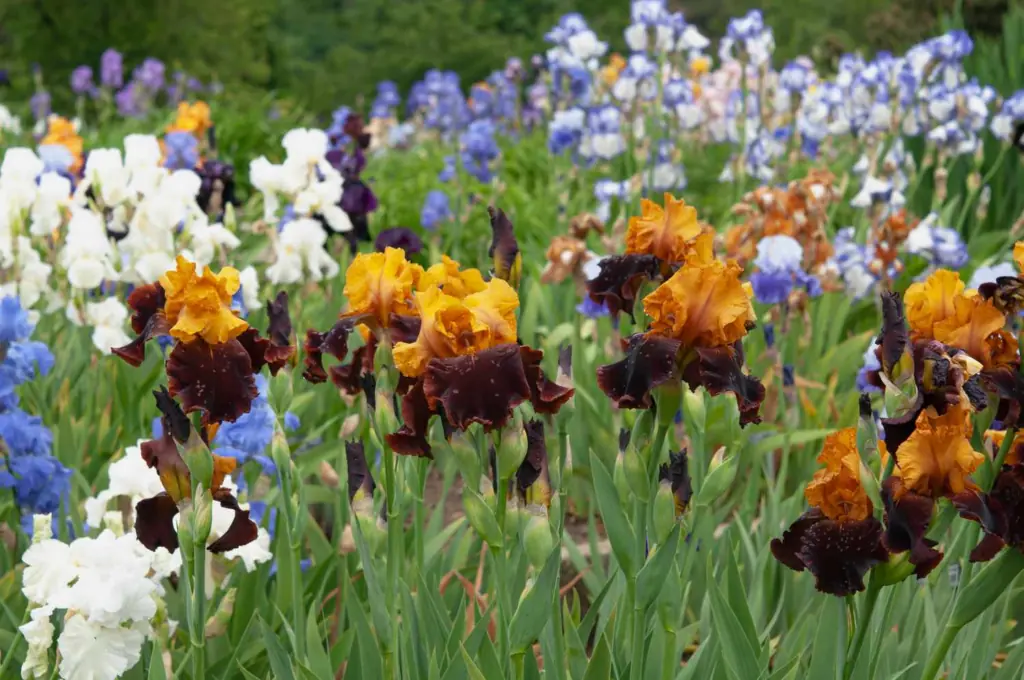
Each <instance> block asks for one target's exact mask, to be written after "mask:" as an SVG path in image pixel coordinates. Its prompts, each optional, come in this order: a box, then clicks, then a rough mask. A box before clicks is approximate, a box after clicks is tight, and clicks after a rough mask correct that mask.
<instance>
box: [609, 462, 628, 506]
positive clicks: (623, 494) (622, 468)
mask: <svg viewBox="0 0 1024 680" xmlns="http://www.w3.org/2000/svg"><path fill="white" fill-rule="evenodd" d="M627 455H632V454H631V453H630V454H626V453H619V455H618V456H616V457H615V469H614V470H613V471H612V481H614V482H615V490H616V491H618V492H619V502H620V503H622V504H623V505H626V504H628V503H629V497H630V490H629V482H627V481H626V456H627Z"/></svg>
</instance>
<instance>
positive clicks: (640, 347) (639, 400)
mask: <svg viewBox="0 0 1024 680" xmlns="http://www.w3.org/2000/svg"><path fill="white" fill-rule="evenodd" d="M680 347H682V343H680V342H679V341H678V340H673V339H671V338H665V337H662V336H660V335H650V334H643V333H637V334H636V335H633V336H631V337H630V338H629V339H628V340H627V341H626V356H625V357H624V358H623V359H622V360H621V361H617V362H615V363H614V364H608V365H607V366H601V367H599V368H598V369H597V384H598V386H599V387H600V388H601V390H602V391H603V392H604V393H605V394H607V395H608V397H609V398H610V399H611V400H612V401H614V402H615V405H616V406H618V407H619V408H650V407H651V404H652V400H651V390H653V389H654V388H656V387H658V386H659V385H664V384H665V383H668V382H670V381H673V380H679V372H678V370H677V368H676V360H677V358H678V354H679V349H680Z"/></svg>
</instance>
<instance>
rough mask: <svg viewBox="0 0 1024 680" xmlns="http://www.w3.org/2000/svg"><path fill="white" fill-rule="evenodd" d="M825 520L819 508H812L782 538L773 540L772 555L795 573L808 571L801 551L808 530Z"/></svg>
mask: <svg viewBox="0 0 1024 680" xmlns="http://www.w3.org/2000/svg"><path fill="white" fill-rule="evenodd" d="M824 520H825V515H823V514H822V512H821V510H818V509H817V508H811V509H810V510H808V511H807V512H805V513H804V514H803V515H801V516H800V517H799V519H797V520H796V521H795V522H793V524H792V525H791V526H790V527H789V528H788V529H786V531H785V532H783V534H782V538H776V539H773V540H772V542H771V549H772V555H774V556H775V559H777V560H778V561H779V562H782V563H783V564H784V565H786V566H787V567H789V568H790V569H792V570H793V571H803V570H804V569H806V568H807V565H805V564H804V561H803V559H802V558H801V557H800V550H801V548H802V547H803V544H804V540H805V538H806V536H807V531H808V529H810V528H811V527H813V526H814V525H815V524H817V523H818V522H821V521H824Z"/></svg>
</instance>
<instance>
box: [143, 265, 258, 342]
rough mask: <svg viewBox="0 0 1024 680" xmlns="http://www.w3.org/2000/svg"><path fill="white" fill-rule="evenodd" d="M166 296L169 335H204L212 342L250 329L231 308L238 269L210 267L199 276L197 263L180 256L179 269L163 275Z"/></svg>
mask: <svg viewBox="0 0 1024 680" xmlns="http://www.w3.org/2000/svg"><path fill="white" fill-rule="evenodd" d="M160 285H161V286H163V289H164V294H165V296H166V303H165V305H164V314H165V315H166V316H167V320H168V321H169V322H170V323H171V324H172V325H171V330H170V334H171V335H172V336H173V337H175V338H177V339H178V340H181V341H182V342H192V341H193V340H195V339H196V338H202V339H203V340H205V341H206V342H207V343H209V344H211V345H216V344H221V343H225V342H227V341H229V340H232V339H233V338H237V337H238V336H239V335H241V334H242V333H243V332H245V330H246V329H247V328H249V324H247V323H246V322H245V321H244V320H242V319H240V318H238V317H237V316H235V313H234V312H232V311H231V297H232V296H233V295H234V294H235V293H236V292H237V291H238V288H239V286H240V283H239V279H238V270H237V269H235V268H234V267H224V268H223V269H222V270H221V271H220V273H219V274H214V273H213V272H212V271H211V270H210V268H209V267H205V268H204V269H203V273H202V275H201V276H197V275H196V265H195V264H194V263H192V262H189V261H188V260H186V259H185V258H184V257H182V256H181V255H179V256H178V259H177V266H176V269H173V270H171V271H169V272H167V273H166V274H164V275H163V276H162V277H160Z"/></svg>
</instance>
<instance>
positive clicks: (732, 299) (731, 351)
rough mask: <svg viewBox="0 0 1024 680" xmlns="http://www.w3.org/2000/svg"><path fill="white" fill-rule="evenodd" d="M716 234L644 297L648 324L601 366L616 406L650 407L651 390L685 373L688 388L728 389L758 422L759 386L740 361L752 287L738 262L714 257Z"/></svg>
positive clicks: (748, 418)
mask: <svg viewBox="0 0 1024 680" xmlns="http://www.w3.org/2000/svg"><path fill="white" fill-rule="evenodd" d="M713 242H714V234H713V233H711V232H705V233H703V234H701V236H700V237H699V238H698V239H697V241H696V243H695V244H694V248H693V252H692V253H690V254H689V255H688V256H687V260H686V262H685V263H684V264H683V266H682V267H681V268H680V269H679V270H678V271H676V273H675V274H673V275H672V276H671V277H670V278H669V279H668V280H667V281H666V282H665V283H663V284H662V285H661V286H659V287H658V288H657V289H655V291H654V292H653V293H651V294H650V295H648V296H647V297H646V298H644V310H645V311H646V313H647V315H648V316H649V317H650V318H651V323H650V327H649V330H648V331H647V332H646V333H637V334H635V335H633V336H631V337H630V338H628V339H627V340H625V341H624V346H625V350H626V357H625V358H624V359H623V360H622V361H619V362H617V363H614V364H610V365H608V366H602V367H601V368H599V369H598V371H597V379H598V384H599V385H600V387H601V389H602V390H603V391H604V392H605V394H607V395H608V396H609V397H610V398H611V399H612V400H613V401H614V402H615V403H616V405H618V406H619V407H620V408H650V406H651V404H652V399H651V391H652V390H654V389H655V388H657V387H659V386H662V385H670V384H672V383H673V382H675V381H678V380H680V379H682V380H683V381H685V382H686V383H687V384H688V385H689V386H690V388H691V389H696V388H697V386H698V385H703V386H704V387H705V388H706V389H707V390H708V392H709V393H711V394H720V393H723V392H732V393H733V394H734V395H735V396H736V400H737V404H738V405H739V409H740V422H741V423H742V424H747V423H752V422H759V420H760V418H759V416H758V410H759V408H760V404H761V402H762V401H763V400H764V386H763V385H762V384H761V383H760V381H758V380H757V379H756V378H753V377H751V376H748V375H745V374H744V373H743V372H742V368H741V367H742V364H743V352H742V348H741V345H740V341H741V340H742V339H743V337H744V336H745V335H746V334H747V332H748V331H749V330H750V329H751V328H753V326H754V308H753V305H752V304H751V297H752V292H751V290H750V286H749V284H744V283H743V282H742V281H741V280H740V275H741V274H742V267H740V265H739V264H737V263H736V262H735V261H732V260H730V261H728V262H722V261H720V260H718V259H716V258H715V256H714V252H713V249H712V246H713Z"/></svg>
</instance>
